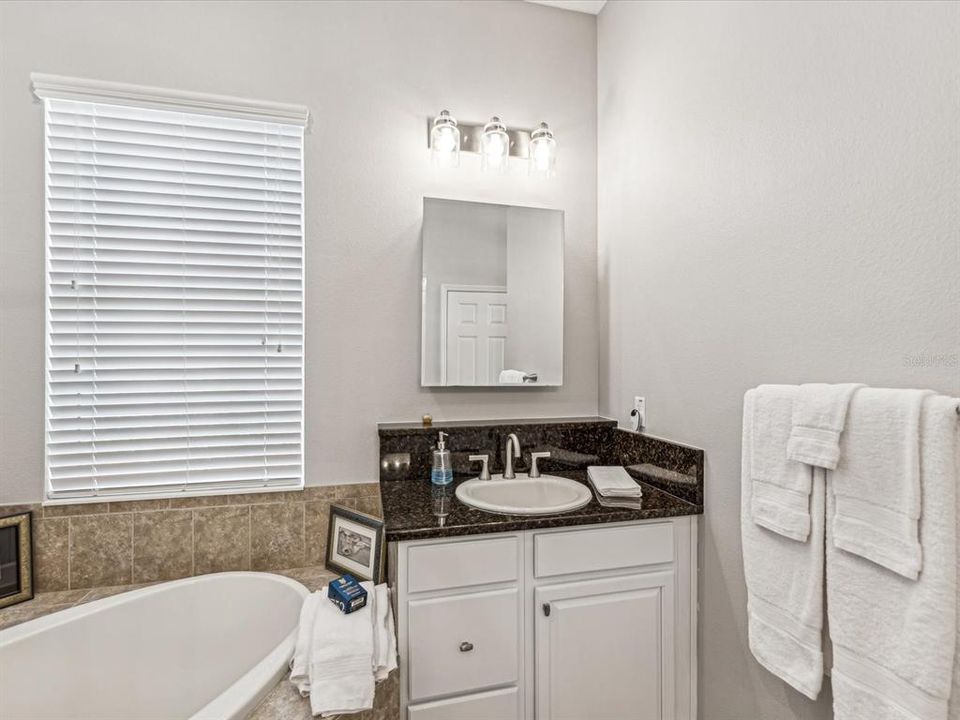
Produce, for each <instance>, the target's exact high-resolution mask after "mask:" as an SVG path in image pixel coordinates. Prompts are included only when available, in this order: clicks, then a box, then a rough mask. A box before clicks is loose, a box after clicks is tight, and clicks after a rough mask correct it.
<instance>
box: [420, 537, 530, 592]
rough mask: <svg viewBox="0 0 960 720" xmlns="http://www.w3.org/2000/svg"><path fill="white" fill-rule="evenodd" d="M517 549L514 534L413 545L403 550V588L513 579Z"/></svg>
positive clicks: (454, 585)
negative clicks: (404, 573)
mask: <svg viewBox="0 0 960 720" xmlns="http://www.w3.org/2000/svg"><path fill="white" fill-rule="evenodd" d="M519 552H520V542H519V538H517V537H499V538H491V539H489V540H467V541H465V542H452V543H451V542H447V543H437V544H435V545H414V546H413V547H411V548H409V549H408V550H407V592H411V593H416V592H427V591H429V590H445V589H448V588H459V587H468V586H470V585H484V584H487V583H497V582H511V581H514V580H516V579H517V572H518V571H517V568H518V566H519V560H520V556H519Z"/></svg>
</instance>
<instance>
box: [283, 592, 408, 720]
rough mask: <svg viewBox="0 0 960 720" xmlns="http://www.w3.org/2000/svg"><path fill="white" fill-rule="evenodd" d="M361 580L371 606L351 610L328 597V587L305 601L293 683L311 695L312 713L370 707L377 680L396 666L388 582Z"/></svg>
mask: <svg viewBox="0 0 960 720" xmlns="http://www.w3.org/2000/svg"><path fill="white" fill-rule="evenodd" d="M360 584H361V585H362V586H363V587H364V589H365V590H366V591H367V605H366V606H365V607H363V608H361V609H360V610H355V611H354V612H352V613H350V614H349V615H345V614H344V613H342V612H341V611H340V609H339V608H338V607H337V606H335V605H334V604H333V603H332V602H330V600H329V599H328V598H327V590H326V588H324V589H323V590H322V591H320V592H316V593H312V594H311V595H308V596H307V598H306V599H305V600H304V603H303V607H302V609H301V612H300V627H299V629H298V631H297V642H296V646H295V650H294V655H293V659H292V660H291V662H290V682H291V683H293V684H294V686H296V688H297V690H298V691H299V692H300V694H301V695H304V696H306V695H309V696H310V708H311V711H312V713H313V714H314V715H323V716H324V717H330V716H331V715H342V714H348V713H355V712H360V711H362V710H369V709H370V708H372V707H373V699H374V684H375V680H383V679H385V678H386V677H387V675H389V674H390V672H391V671H392V670H395V669H396V667H397V638H396V629H395V624H394V619H393V608H392V606H391V604H390V595H389V591H388V589H387V586H386V585H383V584H381V585H378V586H376V587H374V586H373V584H372V583H369V582H363V583H360Z"/></svg>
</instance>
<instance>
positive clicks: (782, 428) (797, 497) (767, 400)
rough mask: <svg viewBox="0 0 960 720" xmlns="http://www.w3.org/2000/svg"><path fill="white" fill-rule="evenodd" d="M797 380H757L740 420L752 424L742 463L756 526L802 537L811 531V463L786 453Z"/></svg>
mask: <svg viewBox="0 0 960 720" xmlns="http://www.w3.org/2000/svg"><path fill="white" fill-rule="evenodd" d="M796 398H797V386H796V385H761V386H760V387H758V388H757V389H756V391H755V392H754V395H753V401H752V403H751V405H752V410H751V412H750V414H749V416H745V417H744V422H748V421H749V422H750V424H751V436H752V451H751V453H750V455H749V456H748V459H747V463H746V465H745V466H744V467H745V468H747V469H749V473H750V478H751V480H752V481H753V487H752V488H751V489H750V497H751V498H752V502H751V507H750V514H751V516H752V518H753V521H754V522H755V523H757V524H758V525H761V526H763V527H765V528H766V529H767V530H772V531H773V532H775V533H779V534H780V535H783V536H784V537H788V538H791V539H793V540H798V541H800V542H805V541H806V540H807V538H808V537H809V535H810V488H811V482H812V477H813V468H811V467H810V466H809V465H805V464H803V463H799V462H797V461H795V460H790V459H789V458H788V457H787V441H788V439H789V437H790V430H791V428H792V425H793V405H794V401H795V400H796Z"/></svg>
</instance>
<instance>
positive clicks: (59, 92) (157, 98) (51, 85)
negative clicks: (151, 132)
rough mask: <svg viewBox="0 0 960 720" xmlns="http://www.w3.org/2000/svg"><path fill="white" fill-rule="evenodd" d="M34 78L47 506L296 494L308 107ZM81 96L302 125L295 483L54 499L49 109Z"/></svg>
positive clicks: (303, 446)
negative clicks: (39, 120) (39, 151)
mask: <svg viewBox="0 0 960 720" xmlns="http://www.w3.org/2000/svg"><path fill="white" fill-rule="evenodd" d="M31 81H32V86H33V92H34V95H35V96H36V97H37V98H38V99H39V100H40V101H41V102H40V105H41V108H42V114H43V158H42V164H43V228H44V230H43V238H44V240H43V243H44V265H43V272H44V280H43V294H44V307H43V312H44V320H43V322H44V340H43V352H44V374H43V404H44V428H43V469H44V491H43V500H42V504H43V505H45V506H46V505H51V506H53V505H76V504H86V503H91V502H126V501H134V500H152V499H170V498H193V497H203V496H220V495H224V496H226V495H242V494H248V493H251V492H255V493H272V492H292V491H297V490H301V489H303V487H304V486H305V483H306V443H305V437H304V420H305V406H306V387H305V380H306V378H305V375H306V332H307V324H306V315H305V310H306V277H305V275H306V244H307V243H306V224H305V220H306V217H305V214H306V208H305V205H306V176H305V172H304V171H305V150H306V148H305V137H303V136H305V135H306V130H307V127H308V124H309V110H308V109H307V108H306V107H305V106H302V105H294V104H288V103H277V102H271V101H261V100H249V99H245V98H238V97H232V96H226V95H212V94H206V93H196V92H189V91H181V90H172V89H166V88H156V87H150V86H140V85H130V84H126V83H115V82H106V81H98V80H89V79H84V78H70V77H64V76H58V75H49V74H45V73H32V74H31ZM48 99H56V100H76V101H80V102H91V103H102V104H109V105H117V106H124V107H130V108H147V109H154V110H167V111H173V112H185V113H192V114H200V115H210V116H213V117H223V118H237V119H242V120H252V121H258V122H268V123H277V124H284V125H299V126H300V127H301V128H302V135H301V137H302V139H301V144H300V158H299V160H300V208H299V210H300V212H299V221H300V303H299V305H300V313H301V322H300V342H301V356H300V368H299V370H300V373H299V382H300V408H299V423H298V424H299V455H300V473H299V480H298V482H297V483H296V484H293V483H291V484H289V485H253V484H245V485H242V486H240V485H233V486H231V485H230V481H224V486H223V487H215V486H210V485H207V486H206V487H204V488H202V489H193V490H191V489H188V488H189V485H180V486H177V489H171V490H169V491H167V490H163V491H158V490H156V489H151V490H146V491H144V492H136V491H121V492H116V491H114V492H107V493H100V492H96V491H95V492H93V493H92V494H89V495H83V496H74V497H64V496H61V497H54V496H52V493H53V491H54V488H53V481H52V477H51V465H50V457H49V438H48V433H49V431H50V427H51V425H50V423H51V405H52V403H51V402H50V399H51V394H50V377H51V374H50V373H51V370H52V352H51V339H52V334H53V327H52V324H51V318H52V314H51V310H52V308H51V296H52V292H51V289H52V287H51V277H52V275H51V273H52V262H51V261H52V258H51V255H52V252H51V250H52V240H51V232H50V229H51V228H50V225H51V223H50V211H51V208H50V186H49V173H48V162H49V150H50V148H49V132H48V108H47V103H46V100H48Z"/></svg>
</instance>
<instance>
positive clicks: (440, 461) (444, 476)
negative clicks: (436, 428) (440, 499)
mask: <svg viewBox="0 0 960 720" xmlns="http://www.w3.org/2000/svg"><path fill="white" fill-rule="evenodd" d="M447 437H449V436H448V435H447V433H445V432H441V433H440V436H439V438H438V439H437V449H436V450H434V451H433V471H432V472H431V473H430V481H431V482H432V483H433V484H434V485H449V484H450V483H452V482H453V465H452V464H451V463H450V451H449V450H447V440H446V439H447Z"/></svg>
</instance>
